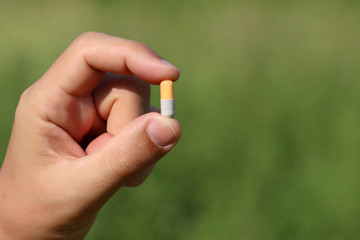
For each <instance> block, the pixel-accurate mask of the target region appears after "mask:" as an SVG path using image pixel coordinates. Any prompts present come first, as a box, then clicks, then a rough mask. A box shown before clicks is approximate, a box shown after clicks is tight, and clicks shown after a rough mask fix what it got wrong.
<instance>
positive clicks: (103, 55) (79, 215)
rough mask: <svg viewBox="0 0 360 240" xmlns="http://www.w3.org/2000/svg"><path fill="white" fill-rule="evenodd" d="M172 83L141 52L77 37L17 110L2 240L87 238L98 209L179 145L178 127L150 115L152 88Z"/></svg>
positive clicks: (157, 62) (162, 64)
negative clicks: (168, 82) (164, 81)
mask: <svg viewBox="0 0 360 240" xmlns="http://www.w3.org/2000/svg"><path fill="white" fill-rule="evenodd" d="M107 72H111V73H113V74H107ZM178 77H179V72H178V70H177V69H176V68H175V67H174V66H172V65H171V64H169V63H167V62H166V61H164V60H162V59H161V58H160V57H159V56H158V55H157V54H156V53H154V52H153V51H152V50H151V49H149V48H148V47H146V46H145V45H143V44H140V43H137V42H134V41H130V40H126V39H121V38H117V37H112V36H108V35H105V34H100V33H85V34H82V35H81V36H80V37H78V38H77V39H76V40H75V41H74V42H73V43H72V44H71V45H70V46H69V48H68V49H67V50H66V51H65V52H64V53H63V54H62V55H61V56H60V57H59V58H58V59H57V60H56V61H55V63H54V64H53V65H52V66H51V67H50V68H49V70H48V71H47V72H46V73H45V74H44V76H43V77H42V78H41V79H40V80H38V81H37V82H36V83H34V84H33V85H32V86H31V87H30V88H28V89H27V90H26V91H25V92H24V93H23V95H22V96H21V99H20V101H19V104H18V107H17V110H16V113H15V120H14V126H13V130H12V134H11V139H10V142H9V145H8V149H7V153H6V156H5V160H4V163H3V166H2V169H1V171H0V209H1V214H0V238H1V239H37V240H39V239H82V238H84V237H85V235H86V233H87V232H88V230H89V229H90V227H91V225H92V224H93V222H94V220H95V218H96V215H97V213H98V212H99V210H100V208H101V207H102V206H103V205H104V203H105V202H106V201H107V200H108V199H109V198H110V197H111V196H112V195H113V194H114V193H115V192H116V191H117V190H118V189H119V188H120V187H122V186H136V185H138V184H140V183H141V182H142V181H143V180H144V179H145V178H146V177H147V175H148V174H149V173H150V171H151V169H152V168H153V166H154V164H155V163H156V162H157V161H158V160H159V159H160V158H161V157H162V156H164V155H165V154H166V153H167V152H168V151H170V150H171V149H172V148H173V147H174V146H175V144H176V143H177V141H178V140H179V138H180V135H181V130H180V126H179V124H178V122H177V121H176V120H174V119H170V118H166V117H162V116H161V115H160V114H158V113H155V112H152V113H148V112H149V96H150V88H149V84H159V83H160V81H161V80H163V79H173V80H176V79H177V78H178Z"/></svg>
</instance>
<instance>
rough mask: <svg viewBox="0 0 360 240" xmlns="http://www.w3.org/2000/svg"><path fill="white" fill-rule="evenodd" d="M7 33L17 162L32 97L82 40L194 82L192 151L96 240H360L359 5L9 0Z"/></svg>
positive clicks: (6, 113) (182, 93) (124, 195)
mask: <svg viewBox="0 0 360 240" xmlns="http://www.w3.org/2000/svg"><path fill="white" fill-rule="evenodd" d="M0 22H1V24H0V28H1V31H0V39H1V40H0V43H1V44H0V52H1V55H0V87H1V88H0V89H1V94H0V100H1V102H3V104H2V105H1V106H2V107H1V108H0V111H1V112H0V114H1V116H2V118H1V121H0V130H1V138H0V140H1V152H2V154H3V155H4V154H5V150H6V144H7V141H8V138H9V135H10V129H11V124H12V120H13V112H14V110H15V107H16V104H17V99H18V97H19V95H20V94H21V92H22V91H23V90H24V89H25V88H26V87H27V86H29V85H30V84H31V83H33V82H34V81H36V79H38V78H39V77H40V76H41V75H42V74H43V72H44V71H45V70H46V69H47V68H48V67H49V65H50V64H51V63H52V62H53V61H54V59H55V58H56V57H57V56H58V55H59V54H60V53H61V52H62V51H63V50H64V49H65V48H66V46H67V45H68V44H69V43H70V42H71V40H72V39H74V38H75V37H76V36H77V35H78V34H80V33H81V32H84V31H88V30H95V31H100V32H105V33H108V34H113V35H117V36H121V37H125V38H130V39H134V40H137V41H141V42H143V43H146V44H147V45H149V46H150V47H152V48H153V49H155V50H156V51H157V52H158V53H159V54H160V55H161V56H162V57H164V58H165V59H167V60H168V61H170V62H172V63H173V64H175V65H176V66H178V67H179V69H180V70H181V74H182V75H181V78H180V80H179V81H178V82H177V83H176V85H175V86H176V101H177V105H176V107H177V116H176V118H177V119H178V120H179V121H180V123H181V125H182V127H183V137H182V139H181V141H180V143H179V145H178V146H177V147H176V148H175V149H174V150H173V151H172V152H171V153H170V154H169V155H167V156H166V157H165V158H164V159H163V160H162V161H161V162H160V163H159V165H158V166H157V168H156V169H155V171H154V173H153V174H152V175H151V177H150V178H149V179H148V180H147V182H146V183H145V184H143V185H142V186H141V187H139V188H136V189H121V190H120V191H119V192H118V193H117V194H116V195H115V196H114V197H113V198H112V199H111V201H110V202H109V203H108V204H107V205H106V206H105V208H104V209H103V211H102V212H101V213H100V215H99V217H98V220H97V222H96V223H95V225H94V227H93V229H92V230H91V231H90V233H89V236H88V238H87V239H89V240H92V239H157V240H158V239H186V240H191V239H194V240H195V239H196V240H202V239H206V240H209V239H254V240H256V239H259V240H260V239H274V240H275V239H276V240H279V239H284V240H285V239H286V240H287V239H299V240H300V239H301V240H302V239H307V240H311V239H314V240H315V239H317V240H318V239H327V240H332V239H334V240H335V239H358V235H359V234H360V230H359V229H360V226H359V225H360V224H359V221H358V220H359V218H360V191H359V187H360V171H359V169H360V148H359V143H360V127H359V126H360V94H359V90H360V82H359V79H360V78H359V77H360V68H359V65H360V57H359V56H360V44H359V43H360V41H359V40H360V30H359V29H360V28H359V23H360V5H359V3H358V2H357V1H340V0H338V1H335V0H331V1H325V0H324V1H320V0H318V1H280V0H278V1H259V0H258V1H235V0H234V1H230V0H225V1H205V0H199V1H190V0H185V1H176V2H175V1H165V0H155V1H145V0H143V1H131V2H130V1H110V0H108V1H100V0H98V1H95V0H93V1H61V2H60V1H31V3H30V2H21V1H7V2H5V1H2V2H0ZM153 90H154V95H153V98H152V102H153V104H154V105H158V86H154V87H153Z"/></svg>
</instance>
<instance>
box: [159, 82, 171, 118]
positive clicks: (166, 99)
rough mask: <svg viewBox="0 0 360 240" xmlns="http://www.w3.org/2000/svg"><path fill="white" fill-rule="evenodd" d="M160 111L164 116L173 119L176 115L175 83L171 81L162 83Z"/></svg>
mask: <svg viewBox="0 0 360 240" xmlns="http://www.w3.org/2000/svg"><path fill="white" fill-rule="evenodd" d="M160 109H161V115H163V116H166V117H171V118H172V117H174V115H175V99H174V82H173V81H171V80H164V81H162V82H161V83H160Z"/></svg>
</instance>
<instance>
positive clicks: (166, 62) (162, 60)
mask: <svg viewBox="0 0 360 240" xmlns="http://www.w3.org/2000/svg"><path fill="white" fill-rule="evenodd" d="M160 61H161V62H162V63H164V64H167V65H170V66H172V67H174V68H176V69H177V67H175V66H174V65H172V64H171V63H169V62H168V61H166V60H164V59H160Z"/></svg>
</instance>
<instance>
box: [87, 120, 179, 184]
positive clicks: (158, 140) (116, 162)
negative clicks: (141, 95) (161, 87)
mask: <svg viewBox="0 0 360 240" xmlns="http://www.w3.org/2000/svg"><path fill="white" fill-rule="evenodd" d="M180 135H181V128H180V125H179V123H178V122H177V121H176V120H174V119H170V118H167V117H163V116H161V115H160V114H158V113H148V114H145V115H143V116H141V117H139V118H137V119H135V120H134V121H132V122H131V123H130V124H128V125H127V126H126V127H124V128H123V129H122V130H121V132H120V133H119V134H117V135H115V136H114V137H112V138H111V139H110V140H109V141H107V142H106V143H105V144H104V145H103V146H102V147H101V149H99V151H96V152H95V153H94V154H91V155H89V157H90V158H91V161H90V162H91V163H92V164H90V166H89V165H88V166H89V167H91V168H92V169H89V171H88V172H89V173H91V172H92V173H96V174H92V176H93V177H94V176H96V178H97V179H93V180H95V181H97V183H99V181H101V183H102V184H101V185H102V186H104V185H105V186H104V187H105V188H106V189H103V190H102V191H108V190H110V189H113V190H114V191H116V190H117V189H118V188H119V187H121V186H124V185H126V183H127V182H129V181H136V179H135V180H134V179H133V178H136V177H137V176H139V173H140V172H141V171H146V170H147V169H149V168H151V166H152V165H154V164H155V163H156V162H157V161H158V160H159V159H160V158H161V157H163V156H164V155H165V154H166V153H168V152H169V151H170V150H171V149H172V148H173V147H174V146H175V145H176V143H177V142H178V140H179V138H180ZM88 163H89V162H88ZM97 185H98V184H97Z"/></svg>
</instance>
